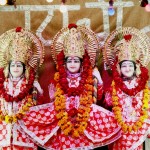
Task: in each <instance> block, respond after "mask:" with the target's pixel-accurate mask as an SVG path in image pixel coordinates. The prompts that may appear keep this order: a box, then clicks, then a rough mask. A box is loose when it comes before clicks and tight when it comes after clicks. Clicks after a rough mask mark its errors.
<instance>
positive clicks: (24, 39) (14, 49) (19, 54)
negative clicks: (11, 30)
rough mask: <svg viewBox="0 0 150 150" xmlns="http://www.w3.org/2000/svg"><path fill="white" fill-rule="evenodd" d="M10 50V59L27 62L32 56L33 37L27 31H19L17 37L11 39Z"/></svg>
mask: <svg viewBox="0 0 150 150" xmlns="http://www.w3.org/2000/svg"><path fill="white" fill-rule="evenodd" d="M8 52H9V53H8V54H7V55H8V56H7V57H8V58H9V60H15V61H21V62H23V63H24V64H26V63H27V61H28V60H29V59H30V57H31V56H32V39H31V38H30V37H28V36H26V34H25V33H22V32H17V33H16V36H15V39H13V40H12V41H10V44H9V46H8Z"/></svg>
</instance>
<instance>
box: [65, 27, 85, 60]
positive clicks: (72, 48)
mask: <svg viewBox="0 0 150 150" xmlns="http://www.w3.org/2000/svg"><path fill="white" fill-rule="evenodd" d="M64 54H65V57H68V56H78V57H80V58H82V57H83V55H84V43H83V38H82V35H81V33H80V32H79V31H77V29H76V28H71V29H70V30H68V33H67V34H66V36H65V39H64Z"/></svg>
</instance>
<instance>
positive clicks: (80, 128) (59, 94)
mask: <svg viewBox="0 0 150 150" xmlns="http://www.w3.org/2000/svg"><path fill="white" fill-rule="evenodd" d="M58 78H59V73H58V72H56V73H55V76H54V79H55V81H56V82H57V84H56V92H55V102H54V104H55V110H56V111H57V115H56V117H57V119H59V121H58V125H59V126H60V128H61V130H62V131H63V133H64V134H65V135H68V134H71V135H72V136H73V137H79V136H80V135H81V134H83V132H84V130H85V128H86V127H87V121H88V119H89V113H90V110H91V109H90V106H91V104H92V103H93V97H92V92H93V86H92V84H93V80H92V67H89V69H88V78H87V79H86V83H85V85H84V91H82V92H81V93H80V106H79V108H78V110H77V117H76V119H75V123H72V122H71V121H70V120H69V114H68V112H67V111H66V96H65V94H64V91H63V90H62V87H61V85H60V84H59V83H58V81H59V80H58Z"/></svg>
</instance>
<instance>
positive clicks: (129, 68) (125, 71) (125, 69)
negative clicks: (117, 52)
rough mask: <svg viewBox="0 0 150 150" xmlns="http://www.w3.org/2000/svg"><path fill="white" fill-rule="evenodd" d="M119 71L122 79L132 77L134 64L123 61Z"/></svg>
mask: <svg viewBox="0 0 150 150" xmlns="http://www.w3.org/2000/svg"><path fill="white" fill-rule="evenodd" d="M120 70H121V73H122V75H123V76H124V77H132V76H133V75H134V71H135V66H134V63H133V62H131V61H124V62H123V63H122V64H121V66H120Z"/></svg>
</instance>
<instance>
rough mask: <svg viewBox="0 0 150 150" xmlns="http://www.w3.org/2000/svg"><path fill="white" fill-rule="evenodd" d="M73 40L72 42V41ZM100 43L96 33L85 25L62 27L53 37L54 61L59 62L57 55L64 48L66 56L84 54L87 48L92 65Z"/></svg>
mask: <svg viewBox="0 0 150 150" xmlns="http://www.w3.org/2000/svg"><path fill="white" fill-rule="evenodd" d="M71 40H72V43H71ZM99 49H100V45H99V41H98V38H97V37H96V34H95V33H94V32H93V31H92V30H91V29H90V28H87V27H85V26H82V25H79V26H77V27H76V28H70V29H69V28H68V27H64V28H62V29H61V30H60V31H59V32H58V33H57V34H56V35H55V36H54V38H53V40H52V44H51V53H52V57H53V59H54V62H55V63H56V64H57V55H58V54H59V53H60V52H61V51H62V50H63V51H64V54H65V57H66V56H73V55H74V56H78V57H81V58H82V56H83V55H84V52H85V50H87V52H88V55H89V57H90V61H91V64H92V66H94V65H95V58H96V53H97V51H99Z"/></svg>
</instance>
